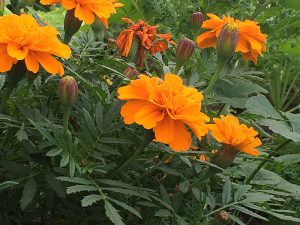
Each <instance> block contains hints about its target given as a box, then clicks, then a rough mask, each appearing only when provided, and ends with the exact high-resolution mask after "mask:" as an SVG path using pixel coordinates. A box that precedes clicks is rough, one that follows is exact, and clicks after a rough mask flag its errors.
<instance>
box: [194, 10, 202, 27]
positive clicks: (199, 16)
mask: <svg viewBox="0 0 300 225" xmlns="http://www.w3.org/2000/svg"><path fill="white" fill-rule="evenodd" d="M203 21H204V17H203V14H202V13H201V12H195V13H193V15H192V27H193V28H195V29H199V28H200V27H201V26H202V24H203Z"/></svg>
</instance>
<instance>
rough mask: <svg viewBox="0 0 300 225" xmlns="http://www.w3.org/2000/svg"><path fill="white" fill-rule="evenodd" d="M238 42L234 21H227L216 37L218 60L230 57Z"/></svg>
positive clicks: (226, 59)
mask: <svg viewBox="0 0 300 225" xmlns="http://www.w3.org/2000/svg"><path fill="white" fill-rule="evenodd" d="M237 43H238V29H237V27H236V24H235V23H228V24H226V25H224V26H223V28H222V30H221V32H220V34H219V37H218V39H217V54H218V59H219V61H220V60H222V61H225V62H227V61H228V60H230V59H231V57H232V56H233V55H234V53H235V50H236V46H237Z"/></svg>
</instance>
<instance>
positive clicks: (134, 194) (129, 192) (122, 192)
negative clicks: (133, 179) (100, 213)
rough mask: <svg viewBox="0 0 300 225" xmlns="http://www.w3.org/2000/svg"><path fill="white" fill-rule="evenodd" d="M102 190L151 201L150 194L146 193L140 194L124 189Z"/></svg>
mask: <svg viewBox="0 0 300 225" xmlns="http://www.w3.org/2000/svg"><path fill="white" fill-rule="evenodd" d="M102 190H106V191H112V192H116V193H120V194H124V195H132V196H137V197H140V198H144V199H147V200H150V198H149V196H148V194H147V193H146V192H144V193H140V192H137V191H134V190H131V189H123V188H106V187H105V188H102Z"/></svg>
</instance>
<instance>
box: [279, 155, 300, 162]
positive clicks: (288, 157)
mask: <svg viewBox="0 0 300 225" xmlns="http://www.w3.org/2000/svg"><path fill="white" fill-rule="evenodd" d="M274 162H277V163H283V164H292V163H298V162H300V154H287V155H282V156H279V157H277V158H275V159H274Z"/></svg>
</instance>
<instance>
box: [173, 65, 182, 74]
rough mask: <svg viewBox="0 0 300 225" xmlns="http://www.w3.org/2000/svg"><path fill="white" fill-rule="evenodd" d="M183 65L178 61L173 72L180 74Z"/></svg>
mask: <svg viewBox="0 0 300 225" xmlns="http://www.w3.org/2000/svg"><path fill="white" fill-rule="evenodd" d="M181 67H182V64H180V63H176V65H175V67H174V70H173V74H178V72H179V71H180V69H181Z"/></svg>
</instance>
